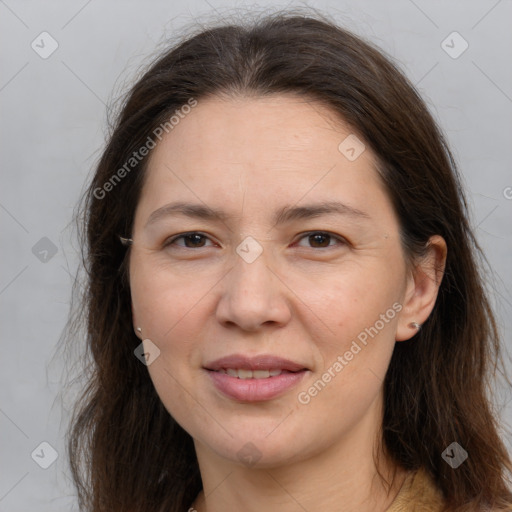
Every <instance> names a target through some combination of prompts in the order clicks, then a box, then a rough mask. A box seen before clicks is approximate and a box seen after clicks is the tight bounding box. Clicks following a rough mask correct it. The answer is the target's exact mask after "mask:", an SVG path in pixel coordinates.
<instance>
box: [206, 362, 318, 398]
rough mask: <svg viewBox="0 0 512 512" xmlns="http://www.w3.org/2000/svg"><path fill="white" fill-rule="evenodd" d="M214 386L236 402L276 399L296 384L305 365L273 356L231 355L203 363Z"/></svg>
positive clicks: (304, 372)
mask: <svg viewBox="0 0 512 512" xmlns="http://www.w3.org/2000/svg"><path fill="white" fill-rule="evenodd" d="M204 369H205V370H207V371H208V375H209V377H210V379H211V382H213V384H214V386H215V387H216V388H217V390H218V391H220V392H221V393H222V394H223V395H225V396H227V397H229V398H231V399H234V400H238V401H246V402H256V401H265V400H271V399H272V398H276V397H278V396H280V395H282V394H284V393H285V392H286V391H288V390H289V389H290V388H291V387H293V386H295V385H296V384H298V383H299V382H300V381H301V380H302V378H303V377H304V375H305V374H306V372H307V371H308V368H306V367H305V366H304V365H302V364H300V363H296V362H294V361H290V360H289V359H283V358H281V357H276V356H272V355H261V356H256V357H247V356H243V355H238V354H235V355H231V356H227V357H223V358H221V359H217V360H215V361H212V362H210V363H207V364H206V365H205V366H204Z"/></svg>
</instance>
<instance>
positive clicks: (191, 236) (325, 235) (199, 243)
mask: <svg viewBox="0 0 512 512" xmlns="http://www.w3.org/2000/svg"><path fill="white" fill-rule="evenodd" d="M178 240H183V242H184V244H185V245H182V244H176V241H178ZM302 240H307V241H309V242H310V243H311V244H312V245H310V246H309V247H306V248H308V249H317V250H322V249H323V250H325V249H330V248H333V247H341V246H344V245H347V241H346V240H345V239H344V238H343V237H341V236H340V235H336V234H334V233H331V232H329V231H309V232H307V233H302V234H301V235H300V237H299V238H298V241H299V242H301V241H302ZM206 241H210V242H212V240H211V238H210V237H209V236H208V235H207V234H205V233H202V232H201V231H188V232H186V233H180V234H178V235H175V236H173V237H171V238H169V239H168V240H166V241H165V242H164V245H163V246H164V247H165V248H180V249H184V250H188V249H192V250H194V249H203V248H206V247H214V246H215V245H218V244H216V243H214V244H212V245H204V243H203V242H206ZM326 241H327V245H326ZM331 241H335V242H337V244H335V245H331V243H330V242H331ZM187 244H190V245H187ZM294 244H296V242H294ZM299 247H304V246H299Z"/></svg>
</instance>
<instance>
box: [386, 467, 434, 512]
mask: <svg viewBox="0 0 512 512" xmlns="http://www.w3.org/2000/svg"><path fill="white" fill-rule="evenodd" d="M443 504H444V500H443V495H442V493H441V491H440V490H439V489H438V488H437V487H436V485H435V483H434V481H433V479H432V478H431V477H430V475H429V474H428V473H427V472H426V471H425V470H424V469H419V470H418V471H415V472H411V473H410V474H409V475H407V477H406V479H405V480H404V483H403V484H402V487H401V488H400V491H399V492H398V494H397V496H396V498H395V499H394V501H393V503H391V506H390V507H389V508H388V509H387V510H386V512H439V511H441V510H442V509H443Z"/></svg>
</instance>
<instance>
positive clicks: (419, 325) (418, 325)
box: [409, 322, 421, 331]
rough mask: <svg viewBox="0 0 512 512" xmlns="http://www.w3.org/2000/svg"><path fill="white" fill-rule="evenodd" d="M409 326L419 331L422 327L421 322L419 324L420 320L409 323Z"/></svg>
mask: <svg viewBox="0 0 512 512" xmlns="http://www.w3.org/2000/svg"><path fill="white" fill-rule="evenodd" d="M409 327H410V328H411V329H416V330H417V331H419V330H420V329H421V324H419V323H418V322H411V323H410V324H409Z"/></svg>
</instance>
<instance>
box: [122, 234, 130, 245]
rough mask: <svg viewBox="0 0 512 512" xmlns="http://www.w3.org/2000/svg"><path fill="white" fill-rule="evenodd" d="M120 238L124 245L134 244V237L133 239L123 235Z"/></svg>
mask: <svg viewBox="0 0 512 512" xmlns="http://www.w3.org/2000/svg"><path fill="white" fill-rule="evenodd" d="M119 240H121V243H122V244H123V245H132V244H133V239H131V238H124V237H122V236H119Z"/></svg>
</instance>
